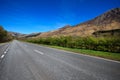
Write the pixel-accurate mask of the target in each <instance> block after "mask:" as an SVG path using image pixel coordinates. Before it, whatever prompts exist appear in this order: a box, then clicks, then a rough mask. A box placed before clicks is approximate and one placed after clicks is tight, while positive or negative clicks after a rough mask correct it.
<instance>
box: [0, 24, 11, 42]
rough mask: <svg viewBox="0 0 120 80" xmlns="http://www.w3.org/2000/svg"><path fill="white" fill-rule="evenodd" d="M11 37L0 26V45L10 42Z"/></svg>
mask: <svg viewBox="0 0 120 80" xmlns="http://www.w3.org/2000/svg"><path fill="white" fill-rule="evenodd" d="M12 39H13V37H12V36H11V35H10V34H9V33H8V32H7V31H6V30H4V28H3V27H2V26H0V43H3V42H8V41H10V40H12Z"/></svg>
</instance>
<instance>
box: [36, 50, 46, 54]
mask: <svg viewBox="0 0 120 80" xmlns="http://www.w3.org/2000/svg"><path fill="white" fill-rule="evenodd" d="M34 51H35V52H37V53H39V54H41V55H43V54H44V53H43V52H41V51H38V50H34Z"/></svg>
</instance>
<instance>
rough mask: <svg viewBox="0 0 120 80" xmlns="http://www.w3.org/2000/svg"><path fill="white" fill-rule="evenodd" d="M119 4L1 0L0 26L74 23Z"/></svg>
mask: <svg viewBox="0 0 120 80" xmlns="http://www.w3.org/2000/svg"><path fill="white" fill-rule="evenodd" d="M116 7H120V0H0V25H2V26H3V27H4V28H5V29H6V30H8V31H14V32H19V33H25V34H29V33H33V32H46V31H51V30H56V29H58V28H60V27H63V26H65V25H67V24H69V25H76V24H78V23H81V22H84V21H87V20H90V19H92V18H94V17H96V16H98V15H100V14H102V13H104V12H105V11H108V10H110V9H112V8H116Z"/></svg>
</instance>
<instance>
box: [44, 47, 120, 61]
mask: <svg viewBox="0 0 120 80" xmlns="http://www.w3.org/2000/svg"><path fill="white" fill-rule="evenodd" d="M46 48H49V47H46ZM51 49H53V50H60V49H55V48H51ZM60 51H64V52H67V53H71V54H77V55H82V56H87V57H92V58H96V59H101V60H105V61H109V62H116V63H120V61H115V60H110V59H105V58H102V57H97V56H91V55H87V54H80V53H75V52H70V51H66V50H60Z"/></svg>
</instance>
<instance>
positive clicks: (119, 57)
mask: <svg viewBox="0 0 120 80" xmlns="http://www.w3.org/2000/svg"><path fill="white" fill-rule="evenodd" d="M43 46H47V47H51V48H56V49H61V50H66V51H71V52H75V53H80V54H87V55H91V56H97V57H102V58H106V59H111V60H116V61H120V53H112V52H103V51H94V50H86V49H73V48H66V47H60V46H50V45H43Z"/></svg>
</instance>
